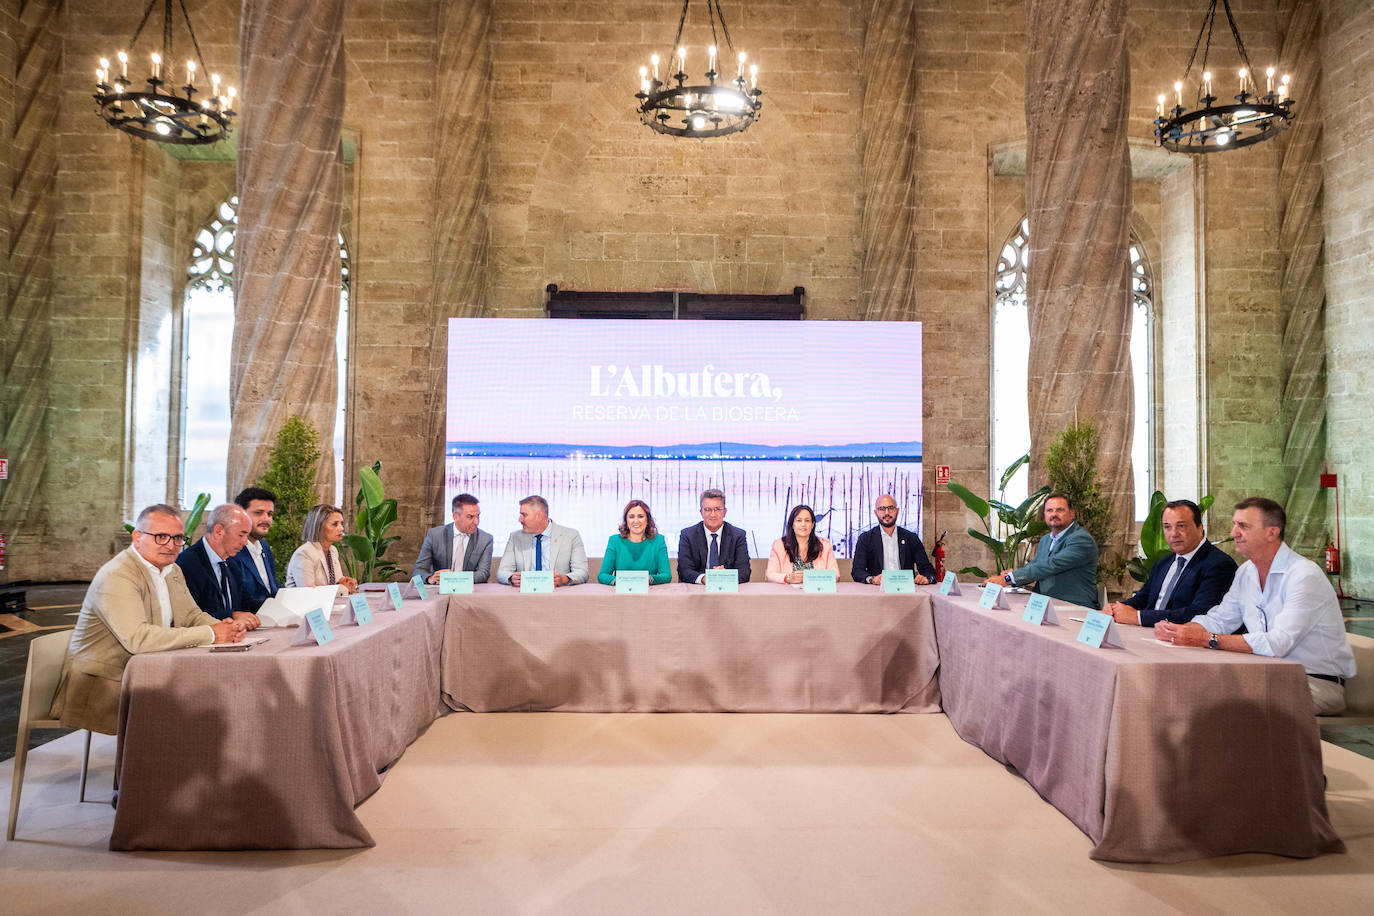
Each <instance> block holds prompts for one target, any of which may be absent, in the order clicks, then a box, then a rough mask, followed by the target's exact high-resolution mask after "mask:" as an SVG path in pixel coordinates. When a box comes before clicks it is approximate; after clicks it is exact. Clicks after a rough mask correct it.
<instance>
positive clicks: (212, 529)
mask: <svg viewBox="0 0 1374 916" xmlns="http://www.w3.org/2000/svg"><path fill="white" fill-rule="evenodd" d="M252 527H253V523H252V522H251V521H249V519H248V513H247V512H245V511H243V509H242V508H241V507H240V506H236V505H234V504H233V503H225V504H224V505H222V506H216V507H215V508H214V511H212V512H211V513H210V516H209V518H207V519H206V520H205V537H203V538H201V539H200V540H199V541H197V542H196V543H194V544H192V545H191V546H190V547H187V548H186V549H185V550H183V551H182V552H181V553H180V554H179V555H178V556H177V565H178V566H180V567H181V573H182V575H183V576H184V577H185V579H186V588H187V589H188V590H189V591H190V592H191V597H192V598H193V599H195V602H196V607H198V608H200V609H201V610H202V611H204V612H205V613H207V614H209V615H210V616H211V617H218V618H219V619H220V620H229V619H233V620H237V621H240V622H241V623H243V625H244V626H246V627H247V628H248V629H250V630H252V629H254V628H256V627H257V626H258V616H257V615H256V614H254V613H251V612H249V611H244V610H241V609H240V608H239V605H238V598H237V593H236V591H235V589H234V574H233V572H232V571H231V570H230V569H229V558H230V557H232V556H233V555H234V554H236V553H238V552H239V551H240V550H242V549H243V545H245V544H247V543H248V532H249V531H250V530H251V529H252Z"/></svg>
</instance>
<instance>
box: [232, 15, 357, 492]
mask: <svg viewBox="0 0 1374 916" xmlns="http://www.w3.org/2000/svg"><path fill="white" fill-rule="evenodd" d="M343 25H344V0H244V3H243V17H242V24H241V33H240V36H241V42H240V52H239V53H240V71H241V73H242V79H243V91H242V98H243V100H244V101H243V104H242V106H241V108H242V109H243V110H242V113H241V115H240V118H241V120H240V123H239V173H238V194H239V219H238V226H239V228H238V236H237V239H236V242H235V246H236V261H235V271H236V273H237V276H236V277H235V278H234V306H235V321H234V342H233V356H232V367H231V370H230V382H229V405H230V410H231V411H232V412H233V426H232V431H231V438H230V443H229V461H228V478H229V479H228V484H229V488H228V492H229V493H231V494H232V493H234V492H236V491H237V490H238V489H239V488H240V487H243V486H244V485H246V484H249V483H252V482H253V481H254V480H256V479H257V478H258V477H259V476H260V475H261V474H262V473H263V471H264V470H266V467H267V455H268V453H269V452H270V451H271V449H272V446H273V445H274V444H275V441H276V435H277V431H278V430H280V429H281V426H282V424H283V423H284V422H285V421H286V419H287V417H289V416H290V415H291V414H300V415H301V416H302V417H303V418H304V419H305V420H306V421H308V422H309V423H311V424H313V425H314V427H315V428H316V429H317V430H319V433H320V451H321V452H322V453H323V455H322V457H321V459H320V473H319V477H318V478H317V481H316V483H317V486H318V489H319V492H320V493H321V494H322V495H324V496H328V497H332V494H333V492H334V461H333V447H332V443H333V431H334V411H335V407H336V399H337V388H338V382H337V372H338V368H337V364H336V360H335V355H334V338H335V330H336V324H337V321H338V315H339V289H340V274H339V271H340V265H339V226H340V222H341V220H342V215H343V186H342V185H343V182H342V178H343V163H342V159H341V157H340V155H339V152H340V139H341V132H342V126H343V115H344V53H343V38H344V33H343Z"/></svg>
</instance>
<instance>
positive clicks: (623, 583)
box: [615, 569, 649, 595]
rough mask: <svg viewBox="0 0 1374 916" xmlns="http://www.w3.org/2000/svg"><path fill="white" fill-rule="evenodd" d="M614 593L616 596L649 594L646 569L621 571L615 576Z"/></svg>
mask: <svg viewBox="0 0 1374 916" xmlns="http://www.w3.org/2000/svg"><path fill="white" fill-rule="evenodd" d="M615 593H616V594H617V595H647V594H649V571H648V570H647V569H621V570H617V571H616V574H615Z"/></svg>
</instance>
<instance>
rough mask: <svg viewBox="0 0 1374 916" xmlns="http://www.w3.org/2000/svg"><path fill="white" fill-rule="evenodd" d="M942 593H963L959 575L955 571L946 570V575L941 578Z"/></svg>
mask: <svg viewBox="0 0 1374 916" xmlns="http://www.w3.org/2000/svg"><path fill="white" fill-rule="evenodd" d="M940 594H942V595H961V594H963V592H961V591H959V577H958V576H956V575H955V574H954V573H953V572H946V573H945V577H944V578H943V579H941V580H940Z"/></svg>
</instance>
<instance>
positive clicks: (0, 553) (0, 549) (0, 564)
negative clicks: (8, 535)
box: [0, 534, 5, 569]
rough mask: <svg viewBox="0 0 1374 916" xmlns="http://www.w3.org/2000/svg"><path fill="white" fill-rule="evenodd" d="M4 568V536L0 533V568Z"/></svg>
mask: <svg viewBox="0 0 1374 916" xmlns="http://www.w3.org/2000/svg"><path fill="white" fill-rule="evenodd" d="M4 568H5V536H4V535H3V534H0V569H4Z"/></svg>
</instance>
